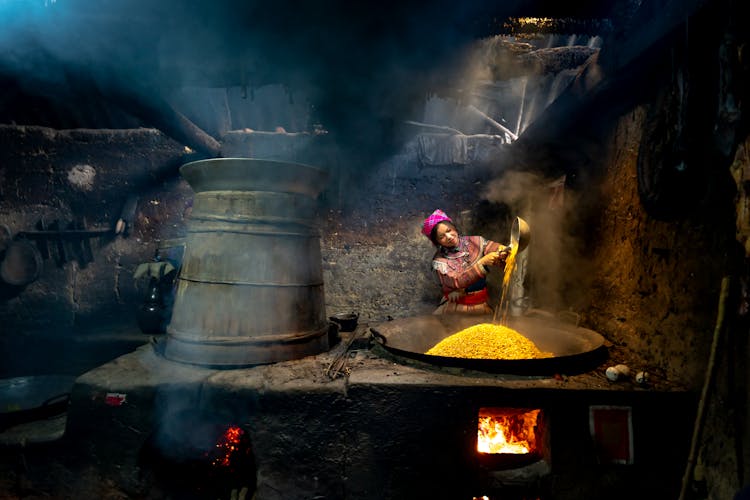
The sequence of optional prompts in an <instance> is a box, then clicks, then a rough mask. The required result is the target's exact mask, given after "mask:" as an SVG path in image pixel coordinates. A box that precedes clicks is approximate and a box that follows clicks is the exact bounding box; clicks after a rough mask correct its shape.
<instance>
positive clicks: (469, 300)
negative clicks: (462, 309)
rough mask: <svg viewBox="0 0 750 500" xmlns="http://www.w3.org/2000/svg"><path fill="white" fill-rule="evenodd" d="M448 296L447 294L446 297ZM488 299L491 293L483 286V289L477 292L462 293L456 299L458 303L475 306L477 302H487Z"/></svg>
mask: <svg viewBox="0 0 750 500" xmlns="http://www.w3.org/2000/svg"><path fill="white" fill-rule="evenodd" d="M447 298H448V297H447V296H446V299H447ZM487 299H489V295H488V294H487V289H486V288H482V289H481V290H477V291H476V292H469V293H467V294H465V295H461V296H459V297H458V299H456V303H457V304H462V305H465V306H473V305H476V304H482V303H484V302H487Z"/></svg>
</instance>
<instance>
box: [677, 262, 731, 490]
mask: <svg viewBox="0 0 750 500" xmlns="http://www.w3.org/2000/svg"><path fill="white" fill-rule="evenodd" d="M730 282H731V278H730V277H729V276H725V277H724V279H722V281H721V293H720V294H719V309H718V312H717V315H716V327H715V328H714V338H713V341H712V342H711V353H710V355H709V357H708V366H707V367H706V377H705V379H704V380H703V390H702V391H701V399H700V401H699V402H698V413H697V415H696V416H695V426H694V428H693V439H692V441H691V443H690V454H689V455H688V461H687V466H686V467H685V474H684V475H683V476H682V489H681V490H680V498H679V500H685V495H686V494H687V489H688V486H689V485H690V483H691V481H692V475H693V469H694V468H695V459H696V455H697V451H698V445H699V443H700V440H701V434H702V432H703V423H704V421H705V419H706V403H707V401H708V391H709V390H710V388H711V386H712V385H713V379H714V376H715V374H716V351H717V348H718V345H719V339H720V338H721V334H722V332H723V331H724V319H725V317H726V302H727V298H728V297H729V285H730Z"/></svg>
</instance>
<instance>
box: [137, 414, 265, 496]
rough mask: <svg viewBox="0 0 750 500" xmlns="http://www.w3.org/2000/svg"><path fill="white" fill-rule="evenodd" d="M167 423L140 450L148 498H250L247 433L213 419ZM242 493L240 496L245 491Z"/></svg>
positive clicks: (185, 417)
mask: <svg viewBox="0 0 750 500" xmlns="http://www.w3.org/2000/svg"><path fill="white" fill-rule="evenodd" d="M175 417H176V418H171V419H165V420H164V421H163V422H162V423H161V424H160V425H159V426H157V428H156V429H155V431H154V433H153V434H152V435H151V436H150V437H149V438H148V440H147V441H146V443H145V445H144V447H143V448H142V450H141V456H140V464H139V465H140V469H141V472H142V474H144V475H146V476H150V478H149V479H150V480H149V479H147V478H146V477H143V478H142V479H146V482H147V483H150V484H151V485H152V493H153V492H155V491H160V492H163V493H164V494H165V495H167V496H173V497H174V498H180V499H185V500H202V499H214V498H225V497H226V498H229V497H230V496H232V495H234V496H236V495H238V494H239V493H241V492H243V493H244V495H245V496H246V497H247V498H250V497H252V495H253V493H254V491H255V486H256V477H255V476H256V466H255V460H254V456H253V450H252V446H251V443H250V437H249V433H248V431H247V430H246V429H244V428H243V426H241V425H237V424H235V423H231V421H227V420H225V419H222V418H220V417H217V416H206V415H203V414H199V413H193V412H181V413H179V414H178V415H176V416H175ZM243 490H244V491H243Z"/></svg>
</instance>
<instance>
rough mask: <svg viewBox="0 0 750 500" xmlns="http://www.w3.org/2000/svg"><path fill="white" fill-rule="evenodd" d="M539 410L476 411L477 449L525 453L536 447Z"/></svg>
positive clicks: (517, 453) (483, 451)
mask: <svg viewBox="0 0 750 500" xmlns="http://www.w3.org/2000/svg"><path fill="white" fill-rule="evenodd" d="M539 411H540V410H528V411H527V410H515V409H503V410H498V409H490V408H481V409H480V410H479V425H478V428H477V451H479V452H480V453H493V454H495V453H510V454H514V455H523V454H528V453H531V452H533V451H535V450H536V447H537V446H536V424H537V416H538V415H539Z"/></svg>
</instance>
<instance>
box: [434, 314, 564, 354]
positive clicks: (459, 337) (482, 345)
mask: <svg viewBox="0 0 750 500" xmlns="http://www.w3.org/2000/svg"><path fill="white" fill-rule="evenodd" d="M427 354H432V355H434V356H447V357H451V358H474V359H530V358H548V357H550V356H552V354H551V353H546V352H542V351H540V350H539V349H537V347H536V345H534V343H533V342H532V341H530V340H529V339H527V338H526V337H524V336H523V335H521V334H520V333H518V332H517V331H515V330H513V329H512V328H508V327H507V326H502V325H493V324H491V323H481V324H479V325H474V326H470V327H469V328H465V329H463V330H461V331H460V332H458V333H454V334H453V335H451V336H450V337H446V338H444V339H443V340H441V341H440V342H438V343H437V344H436V345H435V346H434V347H432V348H431V349H430V350H429V351H427Z"/></svg>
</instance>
